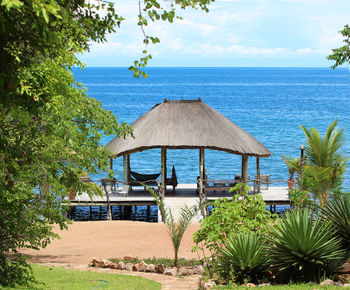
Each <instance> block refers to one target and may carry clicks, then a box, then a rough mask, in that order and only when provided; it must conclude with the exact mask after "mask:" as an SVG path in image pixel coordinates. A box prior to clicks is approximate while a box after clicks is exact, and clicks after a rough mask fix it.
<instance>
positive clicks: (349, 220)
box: [322, 194, 350, 252]
mask: <svg viewBox="0 0 350 290" xmlns="http://www.w3.org/2000/svg"><path fill="white" fill-rule="evenodd" d="M322 215H323V217H324V219H325V220H327V221H329V222H330V223H331V227H332V228H333V229H334V230H335V232H336V234H337V236H338V237H339V238H340V239H341V240H342V243H343V246H344V248H345V249H346V250H347V251H348V252H349V251H350V196H349V195H348V194H346V195H343V196H340V197H336V198H335V199H333V200H332V201H330V202H328V203H327V205H326V207H325V208H324V209H322Z"/></svg>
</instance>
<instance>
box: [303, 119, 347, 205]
mask: <svg viewBox="0 0 350 290" xmlns="http://www.w3.org/2000/svg"><path fill="white" fill-rule="evenodd" d="M337 123H338V121H337V120H335V121H334V122H333V123H331V124H330V125H329V126H328V129H327V132H326V135H325V136H324V137H321V136H320V133H319V131H318V130H317V129H316V128H311V129H307V128H305V127H304V126H301V129H302V130H303V131H304V133H305V136H306V138H307V146H306V148H305V149H306V157H307V166H306V167H305V171H306V172H305V174H306V175H307V176H308V178H309V182H310V183H309V185H310V184H311V186H309V188H308V189H309V190H310V191H311V192H313V194H314V195H315V196H316V197H317V198H318V200H319V202H320V206H321V207H324V206H325V204H326V202H327V201H328V198H329V196H330V194H331V193H332V191H333V190H336V189H337V188H338V187H339V186H340V185H341V183H342V177H343V175H344V173H345V169H346V163H347V162H348V160H349V159H348V158H347V157H345V156H344V154H343V153H342V152H341V148H342V146H343V144H344V134H343V131H344V130H343V129H342V130H337V129H336V126H337ZM310 179H311V181H310ZM305 185H306V186H307V184H305V183H303V186H305Z"/></svg>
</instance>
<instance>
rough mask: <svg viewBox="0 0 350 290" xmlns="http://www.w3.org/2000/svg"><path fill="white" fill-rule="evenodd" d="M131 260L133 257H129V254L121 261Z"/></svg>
mask: <svg viewBox="0 0 350 290" xmlns="http://www.w3.org/2000/svg"><path fill="white" fill-rule="evenodd" d="M132 259H134V257H133V255H130V254H128V255H125V256H124V257H123V260H126V261H131V260H132Z"/></svg>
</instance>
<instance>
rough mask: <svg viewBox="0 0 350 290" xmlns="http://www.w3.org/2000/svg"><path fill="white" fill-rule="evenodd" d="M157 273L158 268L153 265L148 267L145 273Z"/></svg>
mask: <svg viewBox="0 0 350 290" xmlns="http://www.w3.org/2000/svg"><path fill="white" fill-rule="evenodd" d="M155 271H156V266H155V265H153V264H149V265H147V267H146V270H145V272H155Z"/></svg>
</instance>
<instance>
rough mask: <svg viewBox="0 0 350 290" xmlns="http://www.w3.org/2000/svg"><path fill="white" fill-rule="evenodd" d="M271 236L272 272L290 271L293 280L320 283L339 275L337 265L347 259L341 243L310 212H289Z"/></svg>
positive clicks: (274, 228) (272, 231)
mask: <svg viewBox="0 0 350 290" xmlns="http://www.w3.org/2000/svg"><path fill="white" fill-rule="evenodd" d="M271 233H272V235H271V242H272V244H273V246H272V247H271V249H270V258H271V264H272V265H273V266H272V268H273V269H275V270H278V271H282V272H283V271H287V273H288V277H289V279H293V280H298V281H319V280H320V277H321V276H323V275H329V274H331V273H332V272H334V271H337V270H338V269H337V267H338V265H339V263H337V261H341V260H343V259H344V255H345V252H344V250H343V249H342V247H341V241H340V239H338V238H337V237H334V231H332V229H331V228H330V227H329V226H328V225H327V224H326V223H323V222H322V220H321V218H319V217H317V218H314V217H313V214H312V212H311V211H309V210H306V209H298V210H295V211H292V212H287V213H286V216H285V218H283V219H281V221H280V223H277V224H275V225H274V226H273V227H271ZM334 267H335V268H334Z"/></svg>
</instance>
